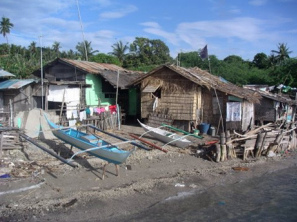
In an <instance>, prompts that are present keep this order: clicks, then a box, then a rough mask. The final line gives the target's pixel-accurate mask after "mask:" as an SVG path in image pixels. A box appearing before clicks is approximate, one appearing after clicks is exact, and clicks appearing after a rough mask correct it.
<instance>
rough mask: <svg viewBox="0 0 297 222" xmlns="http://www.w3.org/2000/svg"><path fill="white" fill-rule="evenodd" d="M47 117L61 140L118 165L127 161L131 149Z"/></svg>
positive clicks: (54, 132)
mask: <svg viewBox="0 0 297 222" xmlns="http://www.w3.org/2000/svg"><path fill="white" fill-rule="evenodd" d="M45 118H46V120H47V122H48V124H49V126H50V128H51V129H52V132H53V134H54V135H55V136H56V137H57V138H59V139H60V140H62V141H64V142H66V143H68V144H70V145H71V146H74V147H76V148H78V149H80V150H86V151H87V152H88V153H89V154H91V155H93V156H96V157H98V158H100V159H103V160H106V161H107V162H109V163H114V164H116V165H118V164H122V163H123V162H125V161H126V159H127V158H128V157H129V155H130V154H131V153H132V152H131V151H126V150H121V149H119V148H118V147H117V146H116V145H113V144H110V143H108V142H107V141H105V140H103V139H102V138H100V137H98V136H95V135H93V134H87V133H84V132H81V131H78V130H75V129H72V128H68V127H62V126H59V125H56V124H55V123H53V122H51V121H50V120H49V119H48V118H47V117H46V115H45Z"/></svg>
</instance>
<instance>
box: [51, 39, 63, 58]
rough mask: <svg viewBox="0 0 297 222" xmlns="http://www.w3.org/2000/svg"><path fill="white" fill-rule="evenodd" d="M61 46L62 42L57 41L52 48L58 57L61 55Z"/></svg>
mask: <svg viewBox="0 0 297 222" xmlns="http://www.w3.org/2000/svg"><path fill="white" fill-rule="evenodd" d="M60 48H61V44H60V42H57V41H55V42H54V44H53V46H52V50H53V51H54V53H55V54H56V57H57V58H59V57H60Z"/></svg>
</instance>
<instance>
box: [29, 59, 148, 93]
mask: <svg viewBox="0 0 297 222" xmlns="http://www.w3.org/2000/svg"><path fill="white" fill-rule="evenodd" d="M58 63H61V64H65V65H67V66H70V67H74V68H75V69H77V70H80V71H81V72H83V73H86V74H94V75H100V76H102V77H103V78H104V79H105V80H106V81H108V82H109V83H110V84H111V85H112V86H114V87H116V86H117V85H118V87H119V88H121V89H127V87H126V86H127V85H128V84H129V83H131V81H133V80H135V79H136V78H138V77H139V76H140V75H141V74H142V72H138V71H131V70H127V69H124V68H122V67H120V66H117V65H114V64H108V63H97V62H89V61H81V60H72V59H64V58H58V59H55V60H54V61H52V62H51V63H48V64H47V65H46V66H44V69H46V68H49V67H52V66H55V65H56V64H58ZM118 73H119V80H118V81H117V76H118ZM33 74H35V75H36V74H37V75H38V74H40V69H39V70H36V71H35V72H34V73H33Z"/></svg>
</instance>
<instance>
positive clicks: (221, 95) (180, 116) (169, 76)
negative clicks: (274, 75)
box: [131, 65, 261, 130]
mask: <svg viewBox="0 0 297 222" xmlns="http://www.w3.org/2000/svg"><path fill="white" fill-rule="evenodd" d="M131 85H134V86H136V85H138V86H140V91H141V117H142V118H148V117H149V116H150V115H151V113H154V112H160V113H165V114H167V115H170V116H172V118H173V119H174V121H175V125H176V126H180V127H183V128H184V129H187V127H189V125H190V122H193V121H194V122H196V123H201V122H206V123H209V124H211V125H214V126H216V127H217V126H218V124H219V122H220V121H221V120H220V119H223V121H222V122H223V123H221V126H222V127H223V126H225V129H226V128H232V129H240V130H243V128H247V127H248V125H249V124H250V123H251V121H250V119H251V118H253V110H250V109H253V104H254V103H259V102H260V98H261V96H260V95H259V93H257V92H255V91H252V90H249V89H244V88H242V87H239V86H236V85H234V84H232V83H230V82H228V81H226V80H224V79H223V78H221V77H218V76H214V75H212V74H210V73H209V72H207V71H204V70H202V69H200V68H198V67H195V68H188V69H186V68H183V67H178V66H175V65H162V66H160V67H157V68H156V69H154V70H152V71H151V72H149V73H147V74H145V75H141V76H140V77H139V78H137V79H136V80H135V81H133V82H132V84H131ZM156 97H158V107H154V104H155V98H156ZM228 102H238V103H241V104H240V107H241V109H242V110H241V117H240V118H239V119H240V121H229V123H227V121H226V119H227V118H226V117H227V115H229V114H228V113H227V111H226V109H227V103H228ZM248 111H252V114H249V115H248V117H246V113H247V112H248ZM243 119H245V120H244V121H245V122H244V123H243ZM247 119H248V120H247ZM230 123H231V124H230Z"/></svg>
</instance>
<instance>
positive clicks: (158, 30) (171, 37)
mask: <svg viewBox="0 0 297 222" xmlns="http://www.w3.org/2000/svg"><path fill="white" fill-rule="evenodd" d="M140 25H142V26H145V27H146V28H144V29H143V30H144V31H145V32H146V33H150V34H153V35H156V36H160V37H162V38H164V39H166V40H167V41H168V42H170V43H171V44H174V45H177V44H178V39H177V37H176V34H174V33H170V32H166V31H164V30H162V27H161V26H160V25H159V24H158V23H157V22H144V23H141V24H140Z"/></svg>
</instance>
